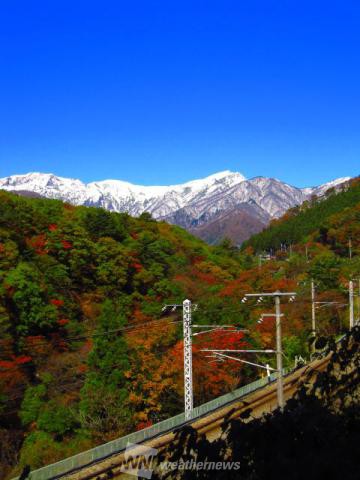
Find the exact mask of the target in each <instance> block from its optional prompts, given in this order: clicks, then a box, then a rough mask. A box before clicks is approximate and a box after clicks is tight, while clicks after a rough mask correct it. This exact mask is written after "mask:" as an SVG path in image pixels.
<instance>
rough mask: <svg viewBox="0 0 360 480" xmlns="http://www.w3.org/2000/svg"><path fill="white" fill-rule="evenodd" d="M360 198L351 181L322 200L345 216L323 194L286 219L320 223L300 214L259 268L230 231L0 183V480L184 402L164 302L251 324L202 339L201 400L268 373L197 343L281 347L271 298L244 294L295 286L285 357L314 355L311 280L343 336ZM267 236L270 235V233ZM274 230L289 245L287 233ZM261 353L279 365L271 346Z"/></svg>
mask: <svg viewBox="0 0 360 480" xmlns="http://www.w3.org/2000/svg"><path fill="white" fill-rule="evenodd" d="M344 195H345V196H346V197H343V196H344ZM358 195H359V183H358V182H354V184H353V186H351V187H350V188H349V190H347V191H346V192H344V193H340V194H338V195H336V196H334V197H332V196H331V197H330V198H329V199H328V200H325V201H323V203H322V205H325V202H334V199H341V198H345V200H344V201H343V203H342V204H341V205H340V206H338V207H336V209H335V215H334V214H333V213H334V212H333V211H332V210H331V208H333V207H331V208H330V207H329V210H327V212H330V211H331V212H330V213H328V214H326V216H325V214H324V215H322V219H321V220H322V221H323V220H326V224H323V223H322V221H321V222H320V221H319V219H318V218H317V216H316V215H318V214H316V215H315V214H314V213H312V212H313V211H315V212H316V209H318V208H319V205H320V204H318V203H317V202H314V205H313V206H309V205H308V206H304V207H302V208H300V209H299V213H297V214H296V213H295V212H292V213H291V214H290V215H289V216H288V217H287V218H283V219H281V220H280V221H279V228H280V226H282V227H281V228H283V229H284V231H285V232H286V231H287V228H290V227H288V225H289V224H290V225H291V224H292V223H291V222H296V221H299V220H296V219H297V218H299V217H300V216H301V215H305V211H306V214H307V215H308V218H316V219H317V220H316V221H315V220H313V221H312V228H311V229H310V227H308V226H305V227H304V231H303V233H301V228H302V227H301V225H302V224H301V223H298V224H297V225H299V227H296V228H300V232H299V239H300V241H299V242H298V243H296V244H294V245H293V246H292V249H291V252H290V251H289V250H288V251H283V250H282V249H278V250H275V249H276V246H277V244H276V243H274V244H271V242H268V243H267V244H266V245H267V246H269V245H270V247H271V248H274V251H273V258H272V259H271V260H269V261H265V262H263V264H262V265H259V264H258V258H257V256H256V255H255V254H254V252H255V249H254V247H253V245H254V246H255V243H254V242H255V241H256V240H254V241H252V240H250V241H249V244H248V245H247V247H246V248H244V250H243V251H239V250H237V249H236V248H233V247H232V245H231V243H230V242H227V241H224V242H223V243H222V244H221V245H220V246H218V247H210V246H208V245H206V244H205V243H203V242H202V241H200V240H199V239H196V238H194V237H193V236H191V235H190V234H188V233H187V232H185V231H184V230H182V229H181V228H178V227H174V226H171V225H168V224H166V223H164V222H155V221H154V220H153V219H152V218H151V217H150V216H149V215H147V214H143V215H142V216H141V217H139V218H138V219H134V218H131V217H130V216H128V215H126V214H116V213H109V212H106V211H104V210H102V209H96V208H86V207H73V206H70V205H68V204H64V203H62V202H59V201H54V200H43V199H31V198H23V197H18V196H15V195H12V194H9V193H5V192H0V422H1V425H0V465H1V468H0V470H1V471H2V473H3V476H5V475H9V476H11V475H12V474H14V473H16V472H18V471H19V469H20V468H21V467H22V466H24V465H26V464H29V465H30V466H31V468H36V467H39V466H41V465H43V464H47V463H51V462H54V461H56V460H58V459H60V458H64V457H66V456H69V455H72V454H74V453H76V452H78V451H81V450H85V449H87V448H89V447H91V446H93V445H96V444H99V443H103V442H105V441H107V440H109V439H111V438H115V437H117V436H121V435H124V434H126V433H129V432H131V431H133V430H135V429H140V428H144V427H146V426H147V425H150V424H151V423H156V422H158V421H159V420H162V419H164V418H167V417H169V416H172V415H174V414H177V413H179V412H181V411H182V409H183V387H182V385H183V376H182V369H183V358H182V348H183V346H182V342H181V337H182V325H181V311H176V312H175V311H174V312H170V313H168V314H167V315H164V314H162V306H163V304H164V303H181V302H182V301H183V300H184V299H185V298H190V299H191V300H193V301H194V302H195V303H197V304H198V309H197V310H196V312H194V322H195V323H197V324H201V323H203V324H210V323H218V324H235V325H237V326H241V327H242V326H245V327H247V328H249V330H250V332H249V334H248V335H246V336H244V334H243V333H242V332H232V333H228V334H224V333H219V332H212V333H209V334H204V335H199V336H196V337H194V345H193V352H194V365H193V369H194V391H195V404H196V405H198V404H201V403H203V402H205V401H207V400H209V399H210V398H213V397H214V396H217V395H220V394H222V393H225V392H226V391H229V390H231V389H233V388H235V387H237V386H239V385H242V384H244V383H246V382H248V381H249V380H252V379H254V378H257V377H258V376H259V375H260V373H259V371H257V370H254V369H251V368H250V367H241V366H239V364H238V363H237V362H228V363H224V364H217V363H211V364H209V363H208V361H209V359H208V358H206V357H205V356H204V354H203V353H202V352H201V351H200V350H201V348H204V347H210V346H211V347H214V348H241V346H245V345H252V346H255V347H267V348H273V347H274V333H275V332H274V322H273V319H270V318H269V319H267V320H265V321H263V322H262V323H258V320H259V316H260V315H261V313H265V312H269V311H272V309H273V305H272V304H271V303H270V302H267V301H265V300H264V301H263V302H261V303H251V302H247V303H241V299H242V298H243V295H244V294H245V293H250V292H260V291H274V290H275V289H280V290H283V291H290V290H295V291H296V292H297V293H298V296H297V300H296V302H294V303H284V304H283V305H282V311H283V313H284V314H285V316H284V320H283V332H284V350H285V357H284V358H285V364H286V365H287V366H292V365H293V361H294V358H295V356H296V355H302V356H304V357H308V356H309V334H310V330H311V319H310V313H311V303H310V279H311V278H313V279H314V281H315V285H316V298H317V300H324V301H330V302H333V303H331V304H329V305H325V308H319V310H318V311H317V325H318V331H319V335H320V336H321V335H338V334H339V333H340V332H342V331H343V330H344V328H346V327H347V326H348V306H347V301H348V282H349V279H350V278H355V279H357V278H358V276H359V275H360V256H359V253H360V243H359V242H360V241H359V235H358V233H359V216H360V199H359V198H358ZM350 198H351V202H350ZM356 198H357V200H356ZM348 207H351V208H348ZM322 208H324V207H322ZM334 208H335V207H334ZM313 209H315V210H313ZM316 222H317V223H316ZM276 228H277V227H276V225H274V226H271V227H270V229H269V230H268V231H274V229H276ZM291 228H293V227H291ZM350 234H351V238H352V258H351V259H350V258H349V252H348V239H349V235H350ZM261 235H263V236H264V237H263V238H265V236H266V235H267V233H266V231H265V232H264V233H263V234H261ZM259 238H260V237H259ZM273 238H274V239H275V238H276V241H277V240H279V241H280V243H284V242H285V239H284V238H285V237H283V236H282V234H281V235H280V234H278V235H277V236H276V235H274V237H273ZM266 245H265V243H264V244H263V246H262V247H261V248H263V249H265V247H266ZM356 314H358V312H357V313H356ZM249 358H254V357H249ZM257 360H259V361H260V362H263V363H265V362H268V361H270V363H271V364H274V359H272V358H271V359H269V356H267V357H266V356H264V357H261V356H260V357H257ZM16 465H17V467H16V468H15V466H16Z"/></svg>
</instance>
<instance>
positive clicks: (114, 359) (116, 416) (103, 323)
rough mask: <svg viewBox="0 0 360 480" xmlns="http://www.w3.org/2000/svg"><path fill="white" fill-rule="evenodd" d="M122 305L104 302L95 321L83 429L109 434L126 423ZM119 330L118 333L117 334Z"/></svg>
mask: <svg viewBox="0 0 360 480" xmlns="http://www.w3.org/2000/svg"><path fill="white" fill-rule="evenodd" d="M125 309H126V308H125V306H124V304H122V305H119V304H118V305H115V304H114V303H113V302H112V301H111V300H109V299H108V300H105V301H104V303H103V305H102V310H101V315H100V316H99V319H98V329H97V331H96V335H95V338H94V346H93V350H92V352H91V353H90V354H89V359H88V365H89V369H90V370H89V372H88V374H87V378H86V382H85V385H84V387H83V389H82V392H81V394H82V400H81V404H80V416H81V420H82V423H83V425H84V426H85V427H90V428H94V426H96V429H97V430H98V431H101V432H104V433H109V432H111V431H120V430H122V429H124V427H125V426H126V425H127V424H128V422H129V419H130V413H129V411H128V408H127V402H126V401H127V398H128V385H127V383H128V380H127V377H126V372H127V371H128V370H129V368H130V364H129V352H128V347H127V344H126V340H125V338H124V335H123V332H122V331H121V329H122V328H123V327H124V326H125V324H126V315H125ZM119 330H120V331H119Z"/></svg>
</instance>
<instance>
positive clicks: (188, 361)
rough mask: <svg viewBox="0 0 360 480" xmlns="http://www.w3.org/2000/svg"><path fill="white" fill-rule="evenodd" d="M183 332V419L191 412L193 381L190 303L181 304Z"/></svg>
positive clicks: (189, 415)
mask: <svg viewBox="0 0 360 480" xmlns="http://www.w3.org/2000/svg"><path fill="white" fill-rule="evenodd" d="M183 330H184V399H185V419H186V420H188V419H189V418H190V417H191V413H192V410H193V398H194V395H193V379H192V339H191V330H192V329H191V301H190V300H184V302H183Z"/></svg>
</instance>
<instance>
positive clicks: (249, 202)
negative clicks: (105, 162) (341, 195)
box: [0, 170, 350, 244]
mask: <svg viewBox="0 0 360 480" xmlns="http://www.w3.org/2000/svg"><path fill="white" fill-rule="evenodd" d="M349 179H350V177H343V178H338V179H336V180H333V181H331V182H328V183H325V184H323V185H320V186H317V187H308V188H297V187H294V186H291V185H288V184H287V183H284V182H281V181H280V180H277V179H274V178H265V177H255V178H252V179H250V180H247V179H246V178H245V177H244V176H243V175H242V174H241V173H238V172H231V171H228V170H226V171H224V172H219V173H216V174H214V175H210V176H209V177H206V178H204V179H200V180H192V181H190V182H187V183H184V184H181V185H170V186H154V187H153V186H141V185H133V184H131V183H128V182H123V181H121V180H104V181H100V182H92V183H88V184H85V183H83V182H81V181H80V180H76V179H69V178H62V177H58V176H56V175H53V174H48V173H29V174H26V175H12V176H10V177H6V178H2V179H0V189H4V190H8V191H13V192H17V193H19V194H22V195H31V196H41V197H46V198H55V199H59V200H63V201H65V202H69V203H72V204H74V205H87V206H94V207H102V208H105V209H107V210H110V211H116V212H128V213H129V214H130V215H133V216H138V215H140V214H141V213H143V212H149V213H151V215H152V216H153V217H154V218H156V219H160V220H165V221H168V222H170V223H173V224H176V225H180V226H182V227H184V228H186V229H187V230H189V231H190V232H192V233H193V234H195V235H197V236H199V237H201V238H203V239H204V240H206V241H207V242H209V243H217V242H219V241H220V240H221V239H222V238H224V237H228V238H231V239H232V240H233V242H234V243H235V244H240V243H241V242H243V241H244V240H246V239H247V238H249V236H251V235H252V234H254V233H257V232H259V231H261V230H262V229H263V228H264V227H265V226H266V225H267V224H268V223H269V222H270V220H272V219H274V218H277V217H279V216H281V215H283V214H284V213H285V212H286V210H288V209H289V208H291V207H294V206H295V205H299V204H301V203H302V202H304V201H305V200H307V199H309V198H310V197H311V196H312V195H317V196H321V195H323V194H324V193H325V192H326V191H327V190H328V189H330V188H340V187H341V185H343V184H344V183H346V182H347V181H348V180H349Z"/></svg>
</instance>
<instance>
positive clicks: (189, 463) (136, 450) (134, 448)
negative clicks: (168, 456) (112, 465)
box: [120, 443, 240, 479]
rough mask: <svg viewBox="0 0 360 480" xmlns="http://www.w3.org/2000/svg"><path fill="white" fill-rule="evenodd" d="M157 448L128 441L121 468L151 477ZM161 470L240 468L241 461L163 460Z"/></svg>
mask: <svg viewBox="0 0 360 480" xmlns="http://www.w3.org/2000/svg"><path fill="white" fill-rule="evenodd" d="M157 453H158V451H157V450H156V448H150V447H147V446H145V445H138V444H137V443H128V444H127V447H126V450H125V452H124V463H123V465H122V466H121V467H120V470H121V471H122V472H124V473H127V474H129V475H134V476H136V477H138V478H148V479H150V478H151V476H152V474H153V460H154V457H155V456H156V455H157ZM156 468H157V469H158V470H160V471H163V472H164V471H174V470H208V471H209V470H239V469H240V462H210V461H204V462H198V461H196V460H194V459H191V460H186V461H183V460H179V461H177V462H162V463H160V464H159V465H157V467H156Z"/></svg>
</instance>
